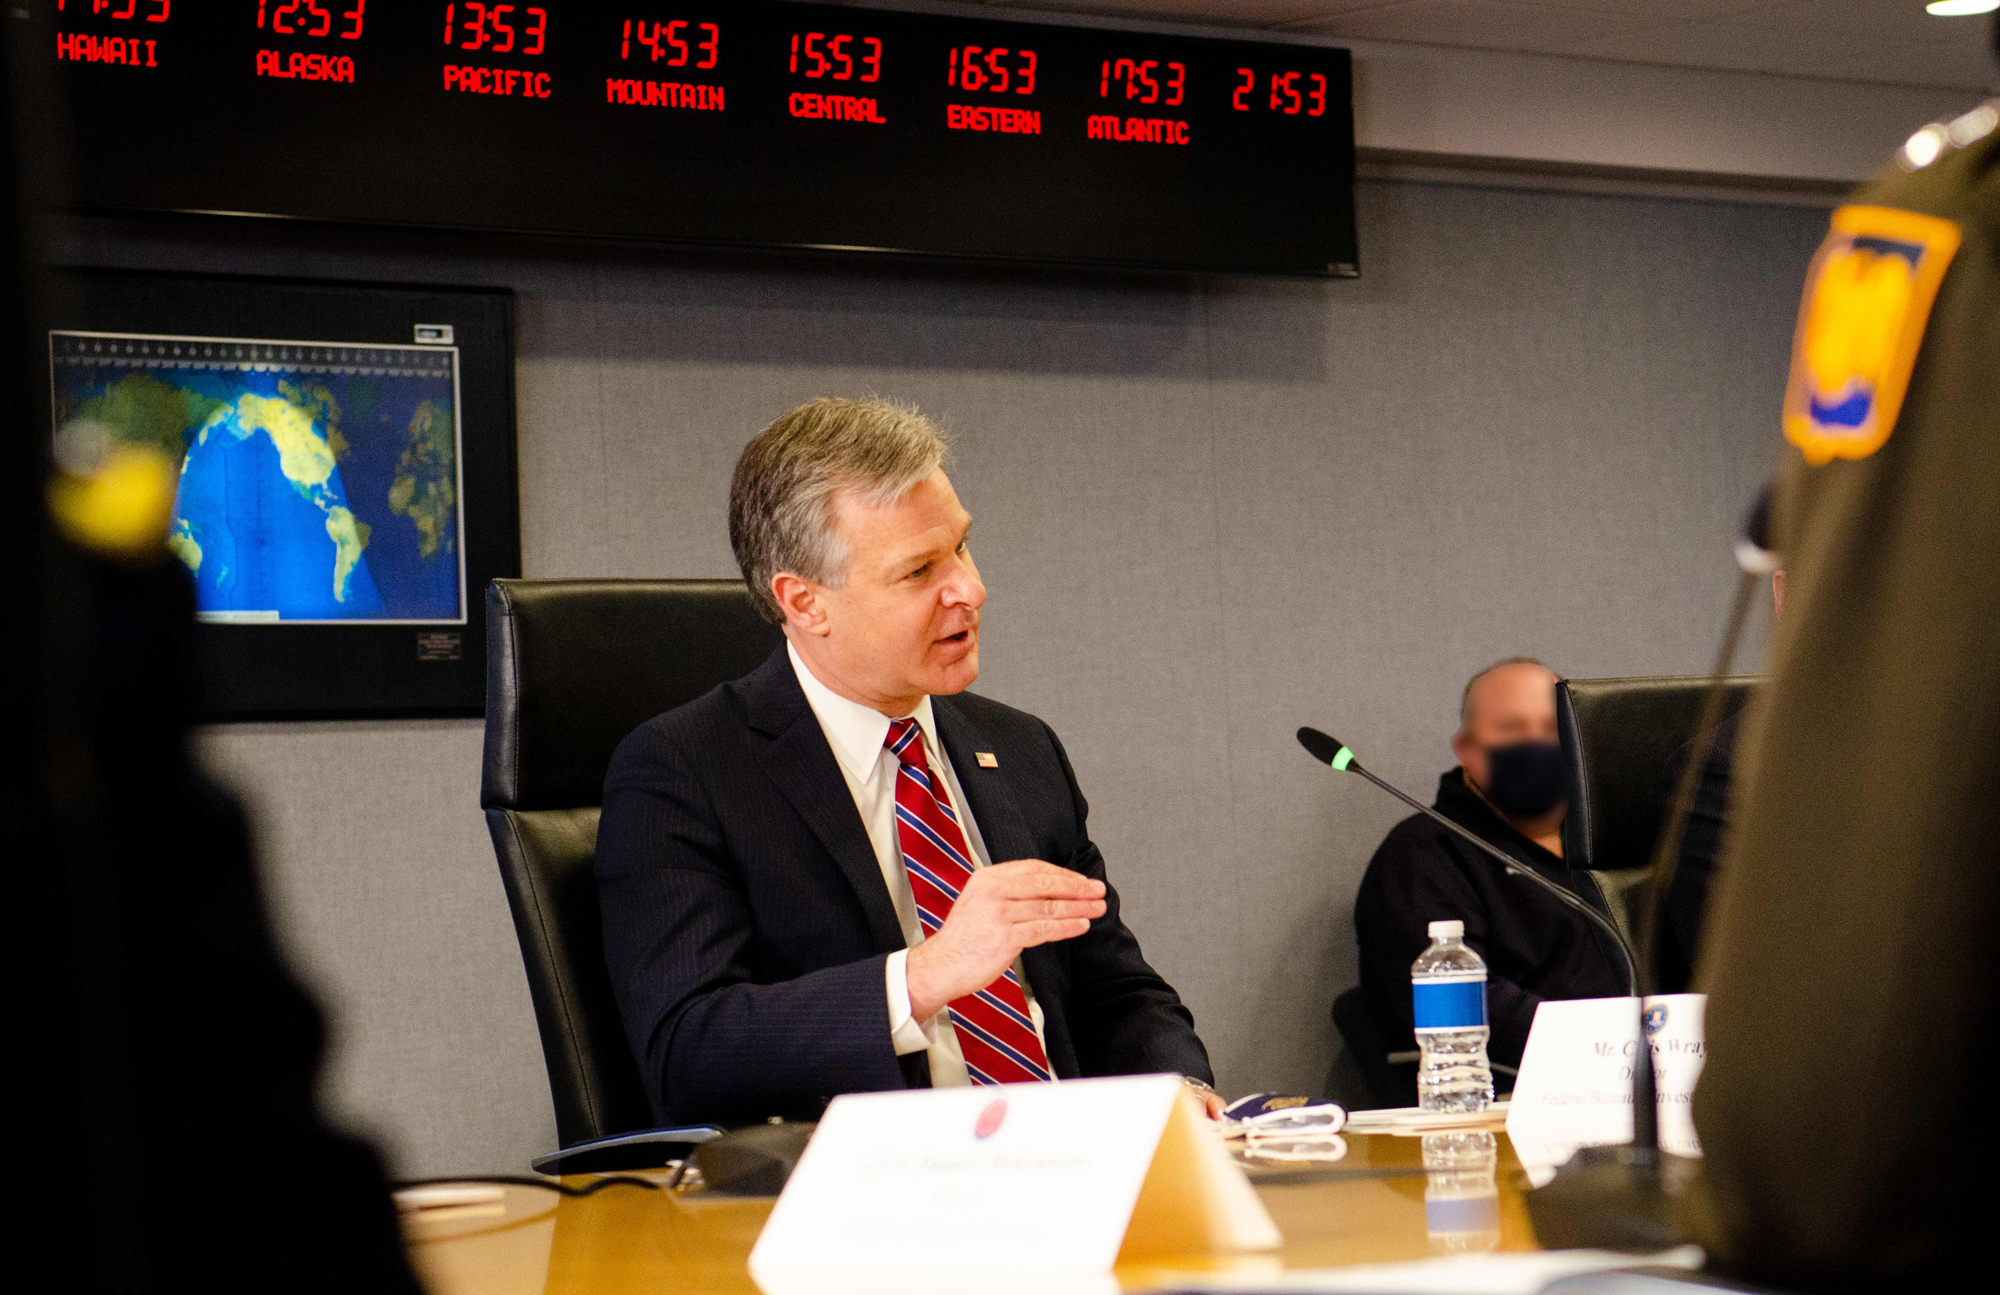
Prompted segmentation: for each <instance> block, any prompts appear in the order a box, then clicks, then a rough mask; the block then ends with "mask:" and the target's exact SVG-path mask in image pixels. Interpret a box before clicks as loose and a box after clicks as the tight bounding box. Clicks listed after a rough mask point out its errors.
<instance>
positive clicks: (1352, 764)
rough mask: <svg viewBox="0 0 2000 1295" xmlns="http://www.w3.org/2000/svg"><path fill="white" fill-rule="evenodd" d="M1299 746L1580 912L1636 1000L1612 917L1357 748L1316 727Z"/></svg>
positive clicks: (1633, 965) (1633, 973) (1634, 968)
mask: <svg viewBox="0 0 2000 1295" xmlns="http://www.w3.org/2000/svg"><path fill="white" fill-rule="evenodd" d="M1299 745H1300V746H1302V747H1304V748H1305V749H1306V752H1307V754H1309V755H1311V756H1312V758H1313V759H1315V760H1317V761H1319V762H1320V763H1321V764H1323V765H1326V766H1328V767H1329V768H1332V769H1334V770H1335V771H1336V772H1341V773H1358V774H1360V775H1361V776H1362V777H1363V778H1366V779H1367V780H1368V781H1369V782H1372V783H1374V784H1375V785H1376V786H1377V787H1380V788H1381V789H1382V790H1383V791H1386V792H1388V793H1389V794H1390V795H1391V796H1394V797H1395V798H1396V799H1397V800H1400V801H1402V802H1403V803H1404V804H1405V805H1408V806H1409V807H1410V808H1411V809H1414V810H1416V811H1417V812H1418V813H1419V814H1422V815H1423V816H1424V817H1426V818H1429V819H1431V820H1432V821H1434V822H1436V823H1438V824H1439V825H1440V826H1442V827H1444V828H1445V829H1446V830H1447V831H1449V832H1451V833H1452V834H1453V835H1455V836H1457V837H1459V838H1460V839H1462V840H1464V841H1466V842H1468V843H1469V844H1471V845H1472V847H1473V848H1474V849H1477V850H1479V851H1481V852H1483V853H1485V854H1488V855H1491V856H1492V857H1493V858H1494V859H1495V860H1496V861H1497V862H1498V863H1499V864H1500V866H1501V867H1502V868H1505V869H1506V870H1507V872H1508V874H1509V875H1511V876H1515V877H1522V878H1525V879H1526V880H1528V881H1532V882H1534V883H1535V884H1536V885H1537V886H1540V887H1541V888H1542V889H1543V890H1546V891H1547V892H1548V893H1549V894H1551V895H1553V896H1554V897H1555V898H1556V900H1557V901H1558V902H1560V903H1561V904H1562V905H1563V906H1564V907H1566V908H1570V909H1573V910H1574V911H1576V912H1577V913H1580V914H1581V915H1582V916H1583V917H1584V919H1585V920H1586V921H1588V922H1590V923H1591V924H1592V925H1593V926H1595V927H1596V928H1597V929H1598V930H1600V931H1602V932H1603V933H1604V934H1606V935H1608V936H1610V937H1611V943H1612V946H1613V947H1614V948H1616V949H1617V950H1618V956H1619V957H1620V958H1621V959H1622V960H1623V961H1624V963H1625V992H1626V993H1627V994H1628V995H1630V996H1633V997H1637V996H1638V995H1639V991H1640V986H1639V960H1638V958H1637V956H1636V955H1635V954H1634V953H1633V951H1632V945H1631V944H1630V943H1629V942H1628V941H1627V940H1626V939H1625V935H1624V933H1623V932H1622V931H1620V930H1619V929H1618V928H1617V926H1615V925H1614V924H1613V923H1612V921H1611V919H1610V918H1608V917H1606V916H1605V915H1604V914H1602V913H1600V912H1598V911H1597V910H1596V909H1595V908H1593V907H1592V906H1591V905H1590V904H1589V903H1588V902H1586V901H1585V900H1584V899H1583V897H1582V896H1580V895H1578V894H1576V893H1575V892H1574V891H1572V890H1570V889H1569V888H1568V887H1566V886H1562V885H1559V884H1558V883H1556V882H1553V881H1550V880H1549V879H1548V878H1547V877H1544V876H1543V875H1542V874H1541V873H1539V872H1536V871H1535V870H1534V869H1533V868H1530V867H1529V866H1528V865H1527V864H1525V863H1522V862H1521V861H1520V860H1519V859H1516V858H1515V857H1514V856H1513V855H1511V854H1508V853H1507V852H1506V851H1504V850H1502V849H1501V848H1500V847H1499V846H1497V845H1494V844H1493V843H1492V842H1491V841H1488V840H1487V839H1486V838H1485V837H1483V836H1480V835H1478V834H1477V833H1475V832H1473V831H1472V830H1470V829H1469V828H1466V827H1462V826H1460V825H1459V824H1457V823H1454V822H1452V821H1451V820H1450V819H1448V818H1446V817H1445V816H1444V815H1443V814H1440V813H1438V811H1436V810H1435V809H1432V808H1431V807H1430V806H1429V805H1426V804H1424V803H1423V802H1422V801H1420V800H1418V799H1417V798H1416V797H1414V796H1412V795H1410V794H1408V793H1407V792H1405V791H1403V790H1402V788H1400V787H1397V786H1395V785H1394V784H1392V783H1389V782H1386V781H1384V780H1383V779H1381V778H1378V777H1376V776H1375V774H1374V773H1372V772H1371V771H1369V770H1367V769H1364V768H1363V767H1362V766H1361V762H1360V761H1359V760H1357V759H1355V758H1354V751H1353V749H1352V748H1350V747H1348V746H1347V745H1346V744H1345V743H1343V742H1341V741H1339V740H1338V739H1336V738H1332V737H1328V736H1327V735H1326V734H1324V733H1322V732H1320V731H1319V730H1318V729H1316V728H1302V729H1300V730H1299Z"/></svg>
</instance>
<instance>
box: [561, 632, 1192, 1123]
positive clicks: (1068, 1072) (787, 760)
mask: <svg viewBox="0 0 2000 1295" xmlns="http://www.w3.org/2000/svg"><path fill="white" fill-rule="evenodd" d="M931 705H932V708H933V713H934V714H935V716H936V720H937V727H938V735H939V737H940V739H941V740H942V742H943V743H944V748H945V752H946V754H947V755H949V756H950V758H951V763H952V767H953V769H954V770H956V771H957V773H958V778H959V782H960V784H961V786H962V787H963V788H964V790H965V797H966V800H967V802H968V804H969V807H970V809H971V811H972V814H973V818H974V820H975V821H977V823H978V824H979V830H980V832H981V834H982V835H983V836H984V837H985V839H986V845H987V848H988V850H989V851H990V853H991V855H992V857H993V858H994V859H995V860H1006V859H1030V858H1032V859H1046V860H1048V861H1049V862H1051V863H1055V864H1059V865H1061V866H1064V867H1067V868H1072V869H1074V870H1075V871H1077V872H1080V873H1083V874H1084V875H1085V876H1088V877H1096V878H1098V879H1099V880H1104V859H1103V857H1102V856H1101V855H1100V854H1099V853H1098V850H1097V847H1096V846H1095V845H1093V844H1091V841H1090V836H1089V834H1088V832H1087V831H1086V829H1085V816H1086V814H1087V813H1088V807H1087V806H1086V805H1085V803H1084V799H1083V793H1082V792H1080V791H1079V790H1078V789H1077V785H1076V775H1075V773H1074V772H1073V771H1072V770H1071V769H1070V765H1069V757H1068V756H1067V755H1065V754H1064V752H1063V748H1062V744H1061V743H1060V742H1058V741H1057V740H1056V735H1055V734H1054V732H1052V731H1051V730H1050V729H1049V726H1048V725H1046V724H1044V723H1043V722H1042V721H1041V720H1039V719H1036V718H1035V717H1034V716H1032V715H1029V714H1026V713H1024V712H1022V711H1018V710H1015V709H1013V708H1012V707H1009V706H1003V705H1001V704H999V703H998V702H994V701H989V700H987V699H985V698H983V697H976V696H973V695H972V694H970V693H963V694H960V695H958V696H956V697H934V698H933V699H932V702H931ZM975 751H990V752H992V753H993V754H994V755H995V756H997V757H998V761H999V767H998V768H995V769H986V768H981V767H980V766H979V764H978V762H977V761H976V760H975V759H974V756H973V753H974V752H975ZM597 884H598V895H599V898H600V900H601V902H602V907H603V915H604V953H605V959H606V962H607V964H608V965H609V967H610V971H611V983H612V987H613V989H614V990H615V991H616V993H617V995H618V1007H619V1011H620V1012H621V1014H622V1015H623V1018H624V1024H625V1034H626V1037H627V1038H628V1039H629V1040H630V1042H631V1045H632V1053H633V1056H634V1057H636V1058H637V1059H638V1062H639V1067H640V1071H641V1073H642V1075H643V1076H644V1078H645V1080H646V1084H647V1088H648V1091H649V1092H650V1094H651V1096H652V1100H653V1110H654V1113H655V1115H656V1116H657V1117H658V1118H659V1120H660V1122H661V1123H662V1124H681V1123H689V1122H697V1121H700V1122H711V1123H723V1124H739V1123H745V1122H750V1121H755V1120H761V1119H763V1118H765V1117H767V1116H771V1115H784V1116H787V1117H792V1118H811V1117H814V1116H816V1115H817V1114H818V1112H819V1110H820V1109H821V1108H822V1107H823V1106H824V1105H825V1104H826V1102H827V1101H829V1100H830V1099H831V1098H832V1097H834V1096H835V1095H836V1094H839V1093H847V1092H863V1091H871V1090H879V1089H889V1088H906V1087H926V1086H928V1085H929V1083H930V1071H929V1066H928V1063H927V1062H926V1060H925V1057H924V1055H923V1054H922V1053H917V1054H915V1055H913V1056H907V1057H901V1058H899V1057H897V1056H896V1052H895V1049H894V1047H893V1046H892V1044H891V1043H890V1038H889V1005H888V1001H887V995H886V993H885V992H884V989H883V977H884V974H885V973H884V969H883V964H884V963H885V962H886V961H887V959H888V956H889V954H891V953H893V952H894V951H896V950H897V949H900V948H902V947H904V946H903V933H902V929H901V927H900V926H899V925H898V924H897V921H896V910H895V906H894V905H893V904H892V903H891V902H890V899H889V890H888V887H887V886H886V885H884V884H883V881H882V871H881V866H880V865H879V864H878V863H877V861H876V857H875V851H874V848H873V847H872V846H871V845H870V844H869V841H868V832H867V829H866V828H865V827H864V826H863V825H862V821H861V815H860V812H859V811H858V810H856V809H855V807H854V801H853V798H852V797H851V796H850V795H849V793H848V790H847V783H846V781H845V780H844V779H843V778H842V777H841V773H840V768H839V766H838V764H836V763H835V760H834V755H833V749H832V748H831V747H829V746H828V745H827V741H826V736H825V734H824V733H822V732H821V731H820V727H819V722H818V720H817V719H816V718H815V717H814V715H813V712H812V707H811V706H810V705H809V704H808V703H807V701H806V697H805V692H804V691H803V690H802V689H801V688H800V687H799V681H798V678H797V676H795V675H794V674H793V673H792V666H791V662H790V661H789V660H788V659H787V657H786V655H785V651H784V649H783V648H782V647H781V648H779V649H778V650H777V651H776V652H775V653H773V654H772V656H771V658H770V660H768V661H766V662H765V663H764V664H763V665H762V666H759V667H758V668H757V669H756V670H755V671H753V672H752V673H751V674H749V675H747V676H745V677H744V678H742V679H739V680H737V681H736V682H734V683H730V684H725V685H723V686H722V687H720V688H717V689H715V690H714V691H713V692H710V693H709V694H707V695H706V696H704V697H701V698H699V699H698V700H696V701H693V702H690V703H688V704H687V705H685V706H682V707H680V708H679V709H678V710H673V711H669V712H668V713H667V714H664V715H661V716H658V717H657V718H654V719H652V720H649V721H647V722H646V723H645V724H642V725H640V726H639V728H637V729H636V730H634V731H633V732H632V734H631V735H630V736H629V737H627V738H626V739H625V741H624V742H623V743H621V744H620V745H619V747H618V751H617V754H616V755H614V756H613V757H612V760H611V768H610V772H609V773H608V775H607V776H606V778H605V783H604V814H603V818H602V819H601V821H600V824H599V827H598V835H597ZM1106 896H1107V901H1108V911H1107V912H1106V913H1105V915H1104V916H1103V917H1101V918H1099V919H1098V920H1097V921H1095V922H1093V923H1092V924H1091V928H1090V930H1089V932H1088V933H1086V934H1084V935H1082V936H1079V937H1078V938H1076V939H1074V940H1066V941H1062V942H1059V943H1056V944H1050V945H1043V946H1041V947H1039V948H1034V949H1029V950H1027V951H1026V953H1025V954H1023V963H1024V965H1025V967H1026V969H1027V973H1028V982H1029V984H1030V985H1031V986H1032V987H1033V989H1034V991H1035V998H1036V1000H1037V1001H1038V1002H1039V1003H1040V1004H1041V1007H1042V1014H1043V1018H1044V1022H1043V1024H1044V1031H1043V1032H1044V1036H1045V1038H1046V1041H1047V1044H1048V1053H1049V1061H1050V1064H1051V1065H1052V1066H1053V1067H1054V1069H1055V1072H1056V1074H1057V1075H1058V1076H1059V1077H1063V1078H1074V1077H1077V1076H1080V1075H1117V1074H1144V1073H1149V1072H1155V1071H1177V1072H1179V1073H1181V1074H1186V1075H1193V1076H1194V1077H1196V1078H1198V1079H1203V1080H1207V1079H1210V1078H1211V1076H1210V1073H1209V1068H1208V1053H1207V1051H1206V1050H1205V1049H1204V1048H1203V1047H1202V1045H1201V1040H1200V1039H1198V1038H1197V1037H1195V1032H1194V1018H1193V1017H1191V1016H1190V1015H1189V1014H1188V1011H1187V1009H1186V1008H1185V1007H1183V1006H1182V1005H1181V1001H1180V998H1179V996H1178V995H1176V994H1175V993H1174V991H1173V989H1172V988H1171V987H1170V986H1168V984H1167V983H1166V981H1164V980H1162V979H1161V978H1160V975H1159V973H1158V972H1156V971H1154V970H1153V969H1152V967H1150V966H1148V965H1147V963H1146V960H1145V958H1144V956H1143V955H1142V954H1141V953H1140V951H1139V942H1138V941H1137V940H1136V939H1134V938H1133V936H1132V933H1131V932H1130V931H1129V930H1127V929H1126V928H1125V925H1124V923H1123V922H1122V921H1120V920H1119V916H1118V892H1117V891H1116V890H1113V889H1111V888H1110V886H1109V883H1108V882H1107V885H1106Z"/></svg>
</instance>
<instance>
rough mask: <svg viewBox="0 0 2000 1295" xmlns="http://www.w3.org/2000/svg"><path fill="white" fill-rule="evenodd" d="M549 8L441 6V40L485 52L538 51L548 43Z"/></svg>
mask: <svg viewBox="0 0 2000 1295" xmlns="http://www.w3.org/2000/svg"><path fill="white" fill-rule="evenodd" d="M548 37H549V11H548V10H546V9H543V8H541V7H540V6H526V7H521V6H515V5H510V4H481V3H480V0H465V3H463V4H460V3H456V2H454V3H452V4H448V5H446V6H445V7H444V43H445V44H446V45H447V46H449V47H450V48H452V49H459V50H466V51H475V50H476V51H480V52H483V53H487V54H539V53H541V52H542V51H543V50H545V49H547V48H548V44H549V40H548Z"/></svg>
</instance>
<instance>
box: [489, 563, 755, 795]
mask: <svg viewBox="0 0 2000 1295" xmlns="http://www.w3.org/2000/svg"><path fill="white" fill-rule="evenodd" d="M781 642H783V636H782V635H781V634H779V632H778V630H777V628H776V627H775V626H773V625H770V624H768V623H767V622H765V621H764V620H763V619H762V618H761V617H759V616H758V615H757V612H756V610H755V608H753V607H752V606H751V604H750V596H749V594H748V592H747V591H745V589H744V588H743V582H742V581H740V580H495V581H494V582H493V584H492V585H491V587H489V588H488V590H487V591H486V758H485V765H484V768H483V770H482V772H481V777H480V795H479V800H480V804H481V805H483V806H486V807H489V808H492V807H498V808H505V809H569V808H573V807H575V806H579V805H596V804H599V803H600V802H601V801H602V799H603V796H604V771H605V768H606V766H608V765H609V764H610V763H611V753H612V751H614V750H615V749H616V748H617V746H618V743H619V742H621V741H623V740H624V738H625V735H626V734H627V733H630V732H631V731H632V730H633V729H635V728H637V727H638V726H639V725H641V724H643V723H645V722H646V721H647V720H649V719H651V718H652V717H653V716H655V715H658V714H660V713H661V712H663V711H669V710H672V709H673V708H674V707H676V706H680V705H682V704H684V703H686V702H690V701H693V700H694V699H695V698H696V697H699V696H701V695H702V694H703V693H705V692H707V691H709V690H710V689H711V688H714V687H715V686H716V685H718V684H721V683H726V682H728V681H729V680H731V679H737V678H741V677H742V676H743V675H746V674H748V673H750V672H751V671H752V670H754V669H756V668H757V667H758V666H759V665H761V664H763V662H764V660H765V658H767V657H768V656H770V654H771V651H772V649H773V648H775V647H776V646H777V645H778V644H779V643H781Z"/></svg>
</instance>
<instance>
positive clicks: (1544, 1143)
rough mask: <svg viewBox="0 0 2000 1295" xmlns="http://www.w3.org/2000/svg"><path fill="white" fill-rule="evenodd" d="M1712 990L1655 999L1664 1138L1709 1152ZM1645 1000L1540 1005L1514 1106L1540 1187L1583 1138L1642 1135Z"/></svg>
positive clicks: (1512, 1122)
mask: <svg viewBox="0 0 2000 1295" xmlns="http://www.w3.org/2000/svg"><path fill="white" fill-rule="evenodd" d="M1707 1005H1708V996H1707V995H1706V994H1658V995H1655V996H1654V997H1652V998H1648V999H1647V1000H1646V1037H1647V1040H1648V1042H1649V1043H1650V1044H1651V1045H1652V1046H1651V1051H1652V1054H1653V1075H1654V1081H1655V1084H1656V1086H1657V1090H1658V1094H1659V1107H1658V1110H1659V1126H1658V1127H1659V1133H1660V1147H1661V1149H1662V1150H1664V1151H1669V1152H1672V1153H1673V1154H1675V1155H1680V1156H1699V1155H1700V1154H1701V1142H1700V1141H1699V1140H1698V1139H1697V1138H1696V1137H1695V1131H1694V1107H1693V1102H1694V1085H1695V1081H1696V1080H1697V1079H1699V1078H1700V1077H1701V1066H1702V1062H1703V1061H1704V1060H1705V1059H1706V1045H1705V1042H1704V1037H1703V1033H1702V1021H1703V1013H1704V1011H1705V1009H1706V1007H1707ZM1637 1012H1638V1004H1637V1002H1636V1001H1635V1000H1633V999H1630V998H1577V999H1569V1000H1566V1001H1561V1002H1555V1001H1551V1002H1546V1003H1543V1004H1542V1005H1541V1006H1540V1007H1539V1008H1537V1009H1536V1010H1535V1023H1534V1025H1533V1026H1532V1027H1531V1028H1530V1029H1529V1031H1528V1046H1527V1049H1526V1050H1525V1051H1524V1052H1523V1053H1522V1054H1521V1073H1520V1075H1519V1077H1518V1078H1517V1079H1516V1080H1515V1083H1514V1098H1513V1103H1512V1105H1511V1106H1510V1108H1509V1109H1508V1112H1507V1137H1508V1139H1509V1140H1510V1141H1511V1142H1513V1144H1514V1152H1515V1154H1516V1155H1517V1156H1519V1157H1520V1160H1521V1167H1522V1168H1523V1169H1525V1170H1527V1172H1528V1177H1529V1179H1530V1181H1532V1182H1533V1183H1534V1184H1535V1185H1536V1186H1537V1187H1539V1186H1541V1185H1542V1184H1543V1183H1546V1182H1547V1181H1549V1179H1550V1178H1552V1177H1554V1176H1555V1171H1556V1168H1557V1166H1559V1165H1561V1164H1562V1163H1563V1162H1564V1161H1566V1160H1568V1159H1569V1158H1570V1156H1571V1155H1572V1154H1574V1153H1575V1151H1576V1149H1577V1148H1578V1147H1592V1146H1613V1145H1616V1144H1619V1143H1623V1142H1629V1141H1631V1139H1632V1076H1633V1073H1634V1071H1633V1066H1634V1063H1635V1061H1636V1060H1637V1057H1638V1053H1639V1040H1638V1030H1637V1020H1636V1018H1637Z"/></svg>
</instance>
